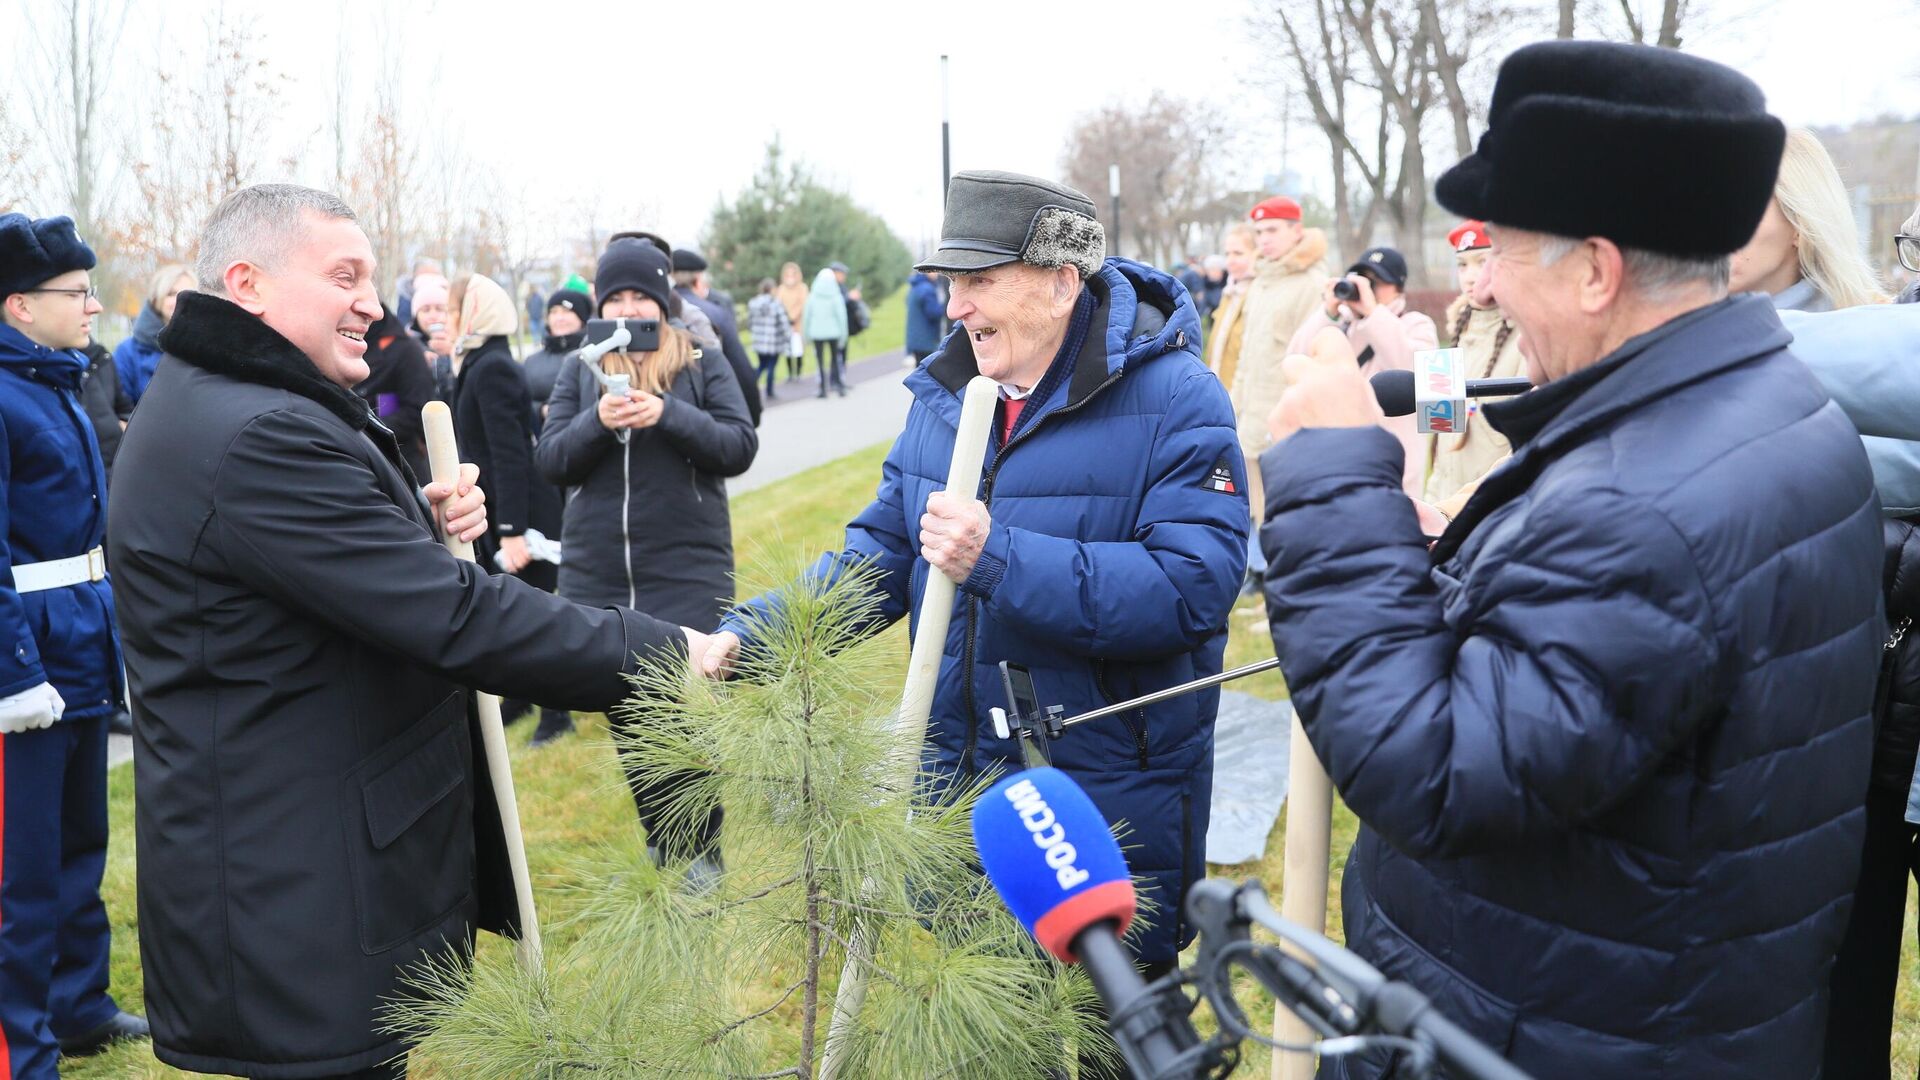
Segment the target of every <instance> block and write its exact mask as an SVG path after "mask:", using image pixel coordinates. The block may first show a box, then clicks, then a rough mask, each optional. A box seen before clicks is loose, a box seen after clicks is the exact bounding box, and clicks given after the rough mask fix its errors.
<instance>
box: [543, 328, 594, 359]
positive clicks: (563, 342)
mask: <svg viewBox="0 0 1920 1080" xmlns="http://www.w3.org/2000/svg"><path fill="white" fill-rule="evenodd" d="M586 343H587V332H586V331H585V330H575V331H574V332H573V333H571V334H548V335H547V336H546V337H543V338H541V339H540V347H541V348H542V349H545V350H546V351H547V354H548V355H550V356H565V355H566V354H568V353H570V352H572V351H573V350H575V349H578V348H579V347H580V346H582V345H585V344H586Z"/></svg>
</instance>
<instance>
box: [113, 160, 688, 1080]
mask: <svg viewBox="0 0 1920 1080" xmlns="http://www.w3.org/2000/svg"><path fill="white" fill-rule="evenodd" d="M198 270H199V273H198V275H197V276H198V278H199V281H200V286H201V288H202V289H203V290H205V291H203V292H189V293H183V294H182V295H181V297H180V301H179V307H178V309H177V310H176V312H175V314H174V317H173V321H172V322H170V323H169V324H168V325H167V328H166V330H165V331H164V332H162V334H161V336H160V344H161V346H162V347H163V348H164V349H165V350H166V354H167V355H166V356H165V357H163V358H162V360H161V362H160V365H159V367H158V368H157V369H156V371H155V373H154V377H153V382H152V384H151V385H150V386H149V387H148V389H147V392H146V395H145V396H144V397H143V398H142V407H141V409H140V410H139V415H137V416H136V417H134V419H133V421H132V422H131V424H130V425H129V426H128V429H127V435H126V441H125V442H124V443H123V444H122V446H121V451H120V459H119V466H118V468H119V478H120V482H119V483H117V484H116V485H115V486H114V488H113V506H112V520H113V532H112V535H111V537H110V538H109V541H108V547H109V551H108V555H109V557H110V559H111V562H112V564H113V568H114V577H115V578H116V579H117V580H116V581H115V586H116V603H117V610H118V613H119V618H120V626H121V629H122V632H123V634H124V638H125V642H126V661H127V674H128V678H129V681H130V683H131V685H132V692H133V699H134V728H135V744H134V764H135V772H134V776H135V778H136V790H137V795H138V799H137V802H136V811H135V815H136V816H135V820H134V828H135V834H136V836H137V838H138V842H139V852H140V861H139V874H140V929H141V937H140V953H141V966H142V970H143V974H144V976H145V979H146V991H147V1007H148V1009H149V1010H150V1013H151V1015H152V1019H153V1029H154V1052H155V1054H156V1055H157V1056H158V1057H159V1058H160V1059H161V1060H162V1061H165V1062H167V1063H168V1064H171V1065H175V1066H178V1067H180V1068H184V1069H190V1070H193V1071H195V1072H211V1073H232V1074H237V1075H243V1076H259V1077H287V1078H293V1077H303V1078H320V1077H349V1076H350V1077H356V1078H369V1080H370V1078H375V1077H379V1078H386V1077H397V1076H399V1075H401V1074H402V1073H403V1072H404V1063H403V1059H404V1056H405V1053H406V1042H405V1040H404V1039H403V1038H402V1037H400V1036H398V1035H396V1034H394V1033H392V1032H389V1031H385V1030H383V1029H382V1028H381V1023H380V1015H379V1014H380V1010H381V1008H382V1006H383V1003H384V1002H387V1001H389V1000H391V999H392V998H393V996H394V995H396V994H399V993H403V992H404V988H403V986H404V984H403V979H404V978H405V976H406V974H407V973H408V971H409V969H411V968H413V967H415V966H417V965H418V964H420V963H422V962H423V961H425V960H427V959H428V958H437V959H439V960H440V961H441V962H456V963H457V962H459V961H460V959H461V958H462V957H464V956H466V955H468V954H469V952H470V950H471V948H472V946H473V936H474V931H475V929H476V928H486V929H491V930H495V931H499V932H506V933H512V932H514V931H515V929H516V928H515V925H514V924H515V919H514V913H515V907H514V904H513V900H512V893H511V890H510V887H509V886H508V881H509V878H508V876H507V874H506V862H505V858H506V850H505V845H504V842H503V839H502V834H501V829H500V820H499V815H498V811H497V809H496V807H495V805H494V802H493V798H492V789H491V787H490V786H489V785H488V783H487V782H486V780H485V779H484V775H485V774H484V763H482V762H481V761H479V760H478V755H477V753H476V751H475V750H474V744H475V741H476V740H477V739H478V735H477V734H476V731H475V727H474V724H475V721H474V719H473V717H472V715H471V714H470V712H469V708H468V706H469V696H468V694H467V692H466V690H465V689H464V688H465V687H469V686H471V687H479V688H482V689H486V690H489V691H492V692H494V693H498V694H501V695H502V696H505V697H519V698H528V699H532V700H535V701H542V702H550V703H552V704H554V705H559V706H565V707H568V708H576V709H582V710H601V709H605V708H607V707H609V706H611V705H613V704H614V703H616V702H618V701H620V700H622V699H623V698H624V697H625V696H626V695H627V692H628V686H627V683H626V681H625V679H624V678H623V676H624V675H625V674H628V673H630V672H631V671H632V670H633V669H634V655H635V653H636V652H638V653H640V654H655V655H673V654H676V653H678V652H679V650H681V649H683V648H685V647H687V645H688V644H689V643H694V644H701V643H703V642H704V638H703V637H702V636H701V635H698V634H693V633H691V632H686V633H684V635H683V632H682V630H681V629H680V628H679V627H676V626H673V625H672V624H670V623H663V622H661V621H659V620H657V619H653V618H651V617H649V616H647V615H643V614H641V613H640V612H637V611H634V610H633V609H632V608H619V609H614V608H589V607H584V606H579V605H575V604H572V603H569V602H567V601H564V600H561V599H559V598H557V597H554V596H552V595H549V594H547V593H544V592H541V591H540V590H538V589H536V588H533V587H532V586H530V585H527V584H526V583H524V582H522V581H521V580H519V579H518V578H516V577H513V576H511V575H507V574H491V573H488V572H487V571H486V570H485V569H483V568H481V567H479V566H476V565H474V564H472V563H465V562H460V561H458V560H456V559H455V558H454V557H453V556H452V555H451V554H450V553H448V552H447V551H446V549H445V548H443V547H442V546H441V545H440V543H439V542H438V541H437V540H436V539H435V535H434V530H435V529H436V527H444V528H445V529H446V530H448V531H449V532H452V533H455V534H458V535H460V536H462V537H463V538H465V539H468V540H471V539H473V538H474V537H476V536H478V535H479V534H480V533H481V532H483V531H484V530H485V528H486V514H485V510H484V507H483V506H482V505H481V502H482V499H481V496H480V494H479V489H478V488H477V487H474V483H475V479H476V475H475V473H474V470H473V466H471V465H466V466H463V467H462V476H461V479H460V482H459V484H458V489H459V490H458V492H456V491H455V489H454V486H452V485H444V484H430V485H428V486H427V487H426V489H425V490H424V491H422V490H421V489H420V488H418V487H417V486H416V485H415V478H414V476H413V472H412V470H411V468H409V467H408V465H407V463H406V459H405V457H404V456H403V455H402V454H401V452H400V447H399V445H398V444H397V443H396V442H395V440H394V436H393V433H392V431H391V430H389V429H388V428H387V427H386V426H385V425H384V424H382V423H381V422H380V420H379V418H378V417H377V416H375V415H374V414H373V412H372V410H370V409H369V408H368V405H367V403H366V402H365V401H364V400H362V399H361V398H359V397H357V396H355V395H354V393H353V392H352V390H351V389H349V388H350V387H351V386H353V385H354V384H355V383H357V382H359V381H360V380H362V379H364V378H366V375H367V366H366V363H365V361H364V359H363V357H364V354H365V352H366V348H367V346H366V340H365V339H366V335H367V332H368V330H369V328H370V327H371V326H372V325H373V324H374V321H375V320H376V319H378V318H379V317H380V314H381V308H380V304H379V299H378V297H377V296H376V295H375V293H374V286H373V281H374V272H375V266H374V260H373V250H372V247H371V245H370V244H369V243H368V241H367V237H366V234H365V233H363V232H361V231H360V228H359V226H358V225H357V224H356V223H355V220H354V216H353V212H352V210H350V209H349V208H348V207H347V206H346V204H344V203H342V202H341V201H340V200H339V199H338V198H336V197H334V196H332V195H329V194H327V193H325V192H320V191H314V190H312V189H309V188H301V187H294V186H291V185H285V184H270V185H260V186H256V187H250V188H244V189H242V190H240V191H237V192H235V193H233V194H232V195H229V196H228V197H227V198H226V199H224V200H222V201H221V203H220V205H219V207H217V208H216V209H215V210H214V212H213V216H212V218H211V219H210V220H209V221H208V223H207V227H206V229H205V231H204V232H203V234H202V235H201V237H200V261H199V267H198ZM476 769H478V770H480V771H479V772H478V773H477V774H476Z"/></svg>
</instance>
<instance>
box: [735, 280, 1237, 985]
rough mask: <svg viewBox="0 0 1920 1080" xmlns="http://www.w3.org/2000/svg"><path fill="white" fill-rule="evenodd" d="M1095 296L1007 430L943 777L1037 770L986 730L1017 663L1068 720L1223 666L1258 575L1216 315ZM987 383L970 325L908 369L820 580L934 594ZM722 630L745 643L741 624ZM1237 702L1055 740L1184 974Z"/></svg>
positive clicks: (969, 608) (900, 593) (931, 759)
mask: <svg viewBox="0 0 1920 1080" xmlns="http://www.w3.org/2000/svg"><path fill="white" fill-rule="evenodd" d="M1089 288H1090V290H1091V291H1092V293H1093V295H1094V296H1095V297H1097V298H1098V299H1099V302H1100V306H1099V307H1098V308H1097V309H1096V310H1095V311H1094V313H1093V324H1092V328H1091V329H1090V330H1089V332H1088V333H1087V336H1086V341H1085V344H1084V346H1083V347H1082V348H1081V349H1080V350H1079V352H1078V353H1077V354H1075V355H1074V357H1073V363H1072V364H1071V366H1070V368H1069V366H1067V365H1063V364H1060V363H1056V364H1055V365H1054V368H1053V370H1051V371H1050V372H1049V373H1048V375H1047V377H1046V378H1045V379H1044V380H1042V382H1041V383H1040V385H1039V386H1037V387H1035V388H1034V393H1033V397H1032V398H1031V399H1030V400H1029V403H1028V405H1027V407H1026V410H1025V411H1024V412H1023V413H1022V414H1021V416H1020V422H1019V426H1018V427H1017V428H1016V429H1015V431H1014V435H1013V439H1012V440H1011V442H1010V443H1008V444H1006V445H1001V443H1000V442H999V441H998V438H997V433H996V439H995V442H994V443H993V445H992V446H991V447H990V449H989V454H988V468H987V476H986V477H985V478H984V479H983V482H982V497H983V498H985V499H986V500H987V503H988V507H989V511H990V513H991V515H992V518H993V528H992V531H991V533H990V535H989V536H988V538H987V544H986V549H985V551H984V553H983V554H982V556H981V559H980V562H979V564H978V565H977V566H976V567H975V569H974V573H973V576H972V577H971V578H970V579H969V580H968V581H967V582H965V583H964V584H963V585H962V587H961V592H960V596H959V598H958V599H957V600H956V603H955V607H954V613H953V623H952V626H951V629H950V630H949V632H948V635H947V647H946V657H945V660H944V661H943V663H942V666H941V670H940V679H939V682H938V684H937V686H936V689H935V691H934V698H933V715H932V718H931V720H930V721H929V723H928V727H927V748H926V758H925V763H926V765H927V767H928V769H929V770H930V771H931V772H933V773H934V775H935V776H937V777H938V776H955V775H968V774H973V773H975V772H977V771H980V770H984V769H987V768H989V767H993V766H1001V767H1018V764H1019V748H1018V747H1016V746H1014V745H1013V743H1012V742H1011V741H1008V740H1002V739H997V738H995V737H994V734H993V728H992V724H991V722H990V721H989V720H988V718H987V711H988V710H989V709H990V708H992V707H994V706H998V705H1004V704H1005V703H1006V702H1005V695H1004V693H1003V692H1002V690H1001V686H1000V676H999V670H998V668H997V666H996V665H998V663H999V662H1000V661H1002V660H1012V661H1014V662H1016V663H1020V664H1024V665H1026V666H1028V667H1029V668H1031V669H1032V671H1033V678H1034V684H1035V689H1036V691H1037V692H1038V693H1039V695H1040V699H1041V701H1042V703H1043V704H1057V705H1062V706H1065V708H1066V714H1067V715H1068V716H1071V715H1073V714H1075V713H1078V712H1083V711H1086V710H1090V709H1095V708H1098V707H1100V706H1102V705H1105V704H1109V703H1111V702H1114V701H1120V700H1124V699H1126V698H1129V697H1133V696H1136V695H1138V694H1143V693H1146V692H1148V691H1151V690H1157V689H1160V688H1162V687H1166V686H1170V685H1172V684H1174V683H1178V682H1182V681H1184V680H1187V679H1192V678H1195V677H1198V676H1202V675H1209V674H1213V673H1215V672H1217V671H1219V670H1220V660H1221V655H1222V653H1223V652H1224V651H1225V648H1226V641H1227V613H1228V611H1229V610H1231V608H1232V606H1233V601H1234V596H1235V594H1236V592H1237V590H1238V588H1239V583H1240V579H1241V575H1242V574H1243V573H1245V570H1246V543H1245V540H1244V537H1245V535H1246V534H1245V530H1246V524H1245V523H1246V513H1247V499H1246V495H1245V494H1244V492H1245V490H1246V482H1245V475H1244V474H1245V464H1244V462H1243V461H1242V460H1241V457H1240V452H1239V449H1238V443H1237V442H1236V440H1235V438H1234V429H1233V409H1232V406H1231V405H1230V404H1229V402H1228V400H1227V395H1226V391H1225V390H1224V389H1222V387H1221V386H1220V380H1218V379H1216V378H1214V377H1213V376H1212V374H1210V373H1209V372H1208V371H1207V368H1206V365H1205V364H1203V363H1201V362H1200V360H1199V349H1200V321H1199V318H1198V316H1197V314H1196V313H1195V311H1194V309H1193V303H1192V301H1191V300H1190V299H1189V298H1188V296H1187V293H1186V290H1184V289H1182V288H1181V287H1180V285H1179V283H1178V282H1176V281H1174V280H1173V279H1172V278H1170V277H1168V276H1167V275H1165V274H1162V273H1160V272H1159V271H1157V270H1154V269H1152V268H1151V267H1147V266H1142V265H1140V264H1138V263H1134V262H1130V261H1127V260H1123V259H1108V260H1107V263H1106V266H1105V267H1104V268H1103V270H1102V271H1101V273H1100V274H1099V275H1098V276H1097V277H1095V278H1093V279H1091V280H1090V281H1089ZM977 371H978V369H977V368H976V366H975V362H974V358H973V350H972V346H971V343H970V340H969V339H968V338H967V336H966V334H965V333H964V331H956V332H954V333H952V334H949V335H948V337H947V339H946V342H945V343H944V345H943V347H942V348H941V350H940V351H939V352H937V353H935V354H934V355H933V356H932V357H929V358H928V360H927V362H926V364H925V365H924V366H923V367H922V368H921V369H920V370H918V371H916V372H914V373H913V374H912V375H909V376H908V377H907V381H906V384H907V386H908V387H909V388H910V389H911V390H912V391H913V395H914V403H913V406H912V409H911V410H910V411H909V413H908V414H907V422H906V427H905V429H904V430H903V431H902V432H901V433H900V437H899V438H898V439H897V440H896V441H895V443H894V445H893V450H892V452H891V453H889V454H888V455H887V460H886V463H885V465H884V466H882V470H881V479H880V487H879V490H878V492H877V493H876V495H875V497H874V501H873V503H872V505H870V506H868V507H867V508H866V509H865V510H863V511H862V512H861V513H860V516H859V517H857V518H855V519H854V520H853V522H852V523H851V524H850V525H848V527H847V535H846V548H845V550H843V551H841V552H838V553H834V554H830V555H827V556H824V557H823V558H822V559H821V561H820V562H819V563H818V564H816V566H815V567H814V569H813V571H812V573H814V574H817V575H821V576H824V577H828V578H831V577H833V576H836V575H837V574H838V573H839V572H840V571H841V570H842V569H843V568H845V567H848V566H852V565H856V564H858V563H862V562H871V563H872V564H873V565H874V566H875V567H877V569H878V570H879V571H880V579H879V581H880V585H881V587H882V588H883V589H884V590H885V596H884V597H883V598H882V615H883V617H884V619H885V621H887V622H892V621H893V620H895V619H898V618H900V617H902V616H904V615H906V614H907V613H908V608H909V606H910V601H909V598H910V597H911V598H916V599H917V598H918V597H919V595H920V593H921V590H922V588H923V586H924V583H925V581H926V577H927V573H928V566H927V563H926V562H925V561H924V560H922V559H921V558H920V557H919V550H920V544H919V535H920V525H919V520H920V515H921V514H922V513H923V512H924V510H925V508H926V504H927V497H928V496H929V495H931V494H933V493H934V492H935V491H938V490H940V489H942V488H944V487H945V486H946V476H947V465H948V461H949V459H950V458H951V457H952V456H953V440H954V427H955V425H956V424H957V423H958V421H959V417H960V399H959V397H958V393H959V391H960V390H961V389H962V388H963V387H964V386H965V385H966V383H967V381H968V380H969V379H971V378H972V377H973V376H974V375H975V374H977ZM1217 470H1224V472H1219V473H1217V472H1216V471H1217ZM755 603H764V601H755ZM724 628H725V629H730V630H733V631H734V632H736V633H740V634H741V636H742V638H743V640H745V639H747V637H748V635H747V634H746V633H745V630H746V627H745V626H744V625H743V624H742V623H741V621H740V620H739V619H738V618H735V619H732V620H729V622H728V623H727V624H726V626H725V627H724ZM1218 704H1219V694H1218V692H1217V691H1215V692H1209V693H1203V694H1190V695H1187V696H1185V697H1179V698H1175V699H1173V700H1171V701H1167V702H1163V703H1161V704H1159V705H1156V706H1154V707H1152V708H1149V709H1143V710H1137V711H1135V712H1134V713H1131V714H1126V715H1121V716H1116V717H1110V718H1108V719H1106V720H1100V721H1095V722H1093V723H1090V724H1086V725H1081V726H1077V727H1075V728H1073V729H1072V730H1070V731H1069V732H1068V733H1067V735H1066V736H1065V737H1064V738H1062V739H1061V740H1060V741H1058V742H1056V743H1054V744H1053V760H1054V764H1055V765H1058V766H1059V767H1060V768H1061V769H1063V770H1065V771H1066V772H1067V773H1069V774H1071V775H1072V776H1073V777H1074V779H1075V780H1077V781H1078V782H1079V783H1080V784H1081V785H1082V786H1083V787H1085V788H1086V790H1087V792H1088V794H1090V795H1091V796H1092V797H1093V801H1094V803H1095V805H1097V806H1099V808H1100V810H1101V812H1102V813H1103V814H1105V815H1106V817H1107V820H1109V821H1112V822H1119V821H1125V822H1126V823H1127V825H1128V826H1129V827H1130V832H1129V834H1128V835H1127V836H1126V837H1125V838H1124V839H1123V840H1122V845H1123V847H1124V849H1125V851H1126V855H1127V862H1128V864H1129V866H1130V867H1131V868H1132V870H1133V872H1134V874H1135V875H1136V877H1142V878H1145V879H1147V880H1146V883H1145V885H1144V886H1143V895H1148V890H1151V898H1152V900H1153V901H1154V902H1155V903H1157V904H1158V905H1159V913H1158V914H1157V915H1156V916H1155V917H1154V918H1153V921H1152V924H1151V925H1150V926H1149V928H1148V929H1147V930H1146V932H1145V934H1144V935H1143V936H1142V937H1141V938H1140V939H1139V941H1138V948H1139V951H1140V955H1141V957H1142V958H1143V959H1145V960H1147V961H1149V962H1164V961H1169V960H1172V959H1173V958H1174V956H1175V954H1176V951H1177V946H1176V941H1178V942H1184V941H1185V940H1186V939H1187V938H1188V937H1189V935H1188V934H1186V933H1185V932H1184V931H1183V930H1182V929H1181V928H1180V927H1179V925H1178V920H1177V917H1176V910H1177V907H1178V900H1179V898H1180V896H1181V894H1182V893H1183V892H1184V890H1185V888H1186V885H1187V884H1189V883H1190V882H1192V881H1194V880H1197V879H1198V878H1199V877H1201V876H1202V875H1203V874H1204V873H1205V866H1204V862H1203V855H1204V849H1205V840H1206V832H1207V817H1208V799H1209V797H1210V795H1211V793H1212V788H1213V719H1214V713H1215V711H1216V709H1217V708H1218Z"/></svg>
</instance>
